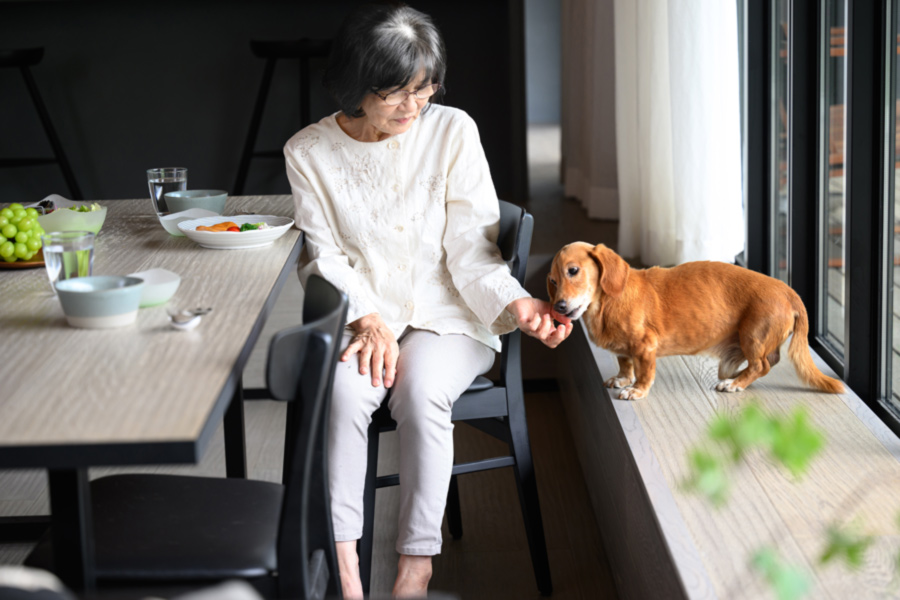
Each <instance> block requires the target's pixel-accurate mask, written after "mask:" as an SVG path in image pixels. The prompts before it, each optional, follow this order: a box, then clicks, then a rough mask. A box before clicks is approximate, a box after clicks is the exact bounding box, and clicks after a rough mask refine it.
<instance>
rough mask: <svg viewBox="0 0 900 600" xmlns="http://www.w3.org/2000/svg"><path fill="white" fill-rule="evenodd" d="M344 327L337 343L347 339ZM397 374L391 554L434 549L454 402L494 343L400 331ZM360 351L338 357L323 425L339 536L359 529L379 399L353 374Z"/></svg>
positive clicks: (485, 363) (365, 379)
mask: <svg viewBox="0 0 900 600" xmlns="http://www.w3.org/2000/svg"><path fill="white" fill-rule="evenodd" d="M351 338H352V334H351V333H348V332H345V333H344V339H343V341H342V346H341V348H342V349H344V348H346V347H347V346H348V345H349V344H350V339H351ZM399 345H400V358H399V360H398V362H397V377H396V380H395V381H394V385H393V387H392V388H391V399H390V401H389V403H388V406H389V408H390V410H391V416H393V418H394V420H395V421H397V435H398V436H399V442H400V519H399V524H400V527H399V530H400V533H399V537H398V539H397V552H399V553H400V554H410V555H418V556H432V555H435V554H440V551H441V521H442V520H443V516H444V508H445V505H446V502H447V488H448V487H449V485H450V474H451V470H452V468H453V424H452V423H451V422H450V412H451V409H452V407H453V403H454V402H456V400H457V399H458V398H459V396H460V395H461V394H462V393H463V392H464V391H465V390H466V388H468V387H469V384H471V383H472V381H473V380H474V379H475V377H477V376H478V375H480V374H482V373H485V372H486V371H487V370H488V369H490V368H491V365H492V364H493V362H494V351H493V349H491V348H489V347H487V346H485V345H484V344H482V343H481V342H478V341H475V340H473V339H472V338H470V337H467V336H465V335H437V334H435V333H431V332H429V331H422V330H417V329H416V330H414V329H407V330H406V331H405V332H404V333H403V335H401V336H400V339H399ZM358 359H359V355H358V354H357V355H354V356H353V357H352V358H351V359H350V360H348V361H347V362H343V363H342V362H339V363H338V365H337V370H336V371H335V377H334V392H333V394H332V403H331V417H330V420H329V426H328V471H329V472H328V476H329V490H330V492H331V515H332V518H333V520H334V536H335V540H336V541H338V542H346V541H353V540H358V539H359V538H360V537H362V530H363V490H364V488H365V475H366V458H367V448H368V427H369V424H370V423H371V422H372V413H374V412H375V410H376V409H377V408H378V407H379V406H380V405H381V403H382V401H384V397H385V395H386V394H387V390H385V388H384V386H383V385H382V386H378V387H372V376H371V374H369V375H360V373H359V360H358Z"/></svg>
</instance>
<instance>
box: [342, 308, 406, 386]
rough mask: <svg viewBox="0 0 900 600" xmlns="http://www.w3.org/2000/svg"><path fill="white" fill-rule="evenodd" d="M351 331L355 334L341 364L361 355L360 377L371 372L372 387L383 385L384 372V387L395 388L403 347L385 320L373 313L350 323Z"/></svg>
mask: <svg viewBox="0 0 900 600" xmlns="http://www.w3.org/2000/svg"><path fill="white" fill-rule="evenodd" d="M350 327H351V328H352V329H353V331H355V332H356V335H355V336H353V339H352V340H351V341H350V345H349V346H347V349H346V350H344V353H343V354H341V360H342V361H344V362H346V361H348V360H350V357H351V356H353V355H354V354H356V353H359V373H360V374H361V375H365V374H366V373H368V372H369V369H370V368H371V370H372V387H378V386H379V385H381V372H382V370H383V371H384V387H386V388H389V387H391V386H392V385H394V379H395V378H396V377H397V358H398V357H399V356H400V346H398V345H397V338H395V337H394V333H393V332H392V331H391V330H390V328H388V326H387V324H385V322H384V319H382V318H381V315H379V314H378V313H372V314H370V315H366V316H364V317H360V318H359V319H357V320H355V321H353V322H352V323H350Z"/></svg>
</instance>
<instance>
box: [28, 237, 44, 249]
mask: <svg viewBox="0 0 900 600" xmlns="http://www.w3.org/2000/svg"><path fill="white" fill-rule="evenodd" d="M25 245H26V246H28V249H29V250H31V251H32V252H37V251H38V250H40V249H41V240H40V239H39V238H35V237H32V238H31V239H30V240H28V241H27V242H25Z"/></svg>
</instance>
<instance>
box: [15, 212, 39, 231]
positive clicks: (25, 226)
mask: <svg viewBox="0 0 900 600" xmlns="http://www.w3.org/2000/svg"><path fill="white" fill-rule="evenodd" d="M34 225H35V220H34V217H29V216H27V215H26V216H25V217H24V218H23V219H22V220H21V221H19V225H18V227H19V231H31V228H32V227H34Z"/></svg>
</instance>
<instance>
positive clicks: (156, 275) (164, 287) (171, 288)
mask: <svg viewBox="0 0 900 600" xmlns="http://www.w3.org/2000/svg"><path fill="white" fill-rule="evenodd" d="M128 276H129V277H137V278H138V279H143V280H144V287H143V288H141V303H140V305H139V306H140V307H141V308H146V307H148V306H156V305H157V304H164V303H166V302H168V301H169V299H170V298H171V297H172V296H174V295H175V292H176V291H178V285H179V284H180V283H181V276H180V275H178V273H173V272H172V271H167V270H166V269H150V270H149V271H141V272H139V273H129V274H128Z"/></svg>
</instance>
